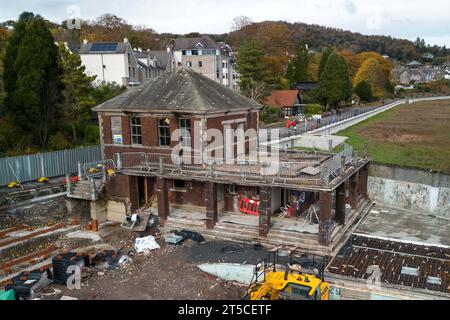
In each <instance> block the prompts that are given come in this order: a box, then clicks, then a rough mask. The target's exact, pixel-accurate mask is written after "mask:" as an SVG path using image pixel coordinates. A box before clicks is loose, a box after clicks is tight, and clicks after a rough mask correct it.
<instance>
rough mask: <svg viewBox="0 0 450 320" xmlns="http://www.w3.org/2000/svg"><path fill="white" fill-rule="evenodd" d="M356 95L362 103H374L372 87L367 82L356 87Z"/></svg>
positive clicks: (362, 82)
mask: <svg viewBox="0 0 450 320" xmlns="http://www.w3.org/2000/svg"><path fill="white" fill-rule="evenodd" d="M355 93H356V94H357V95H358V97H359V98H360V99H361V100H362V101H367V102H370V101H372V86H371V85H370V83H368V82H367V81H364V80H363V81H361V82H359V83H358V84H357V85H356V87H355Z"/></svg>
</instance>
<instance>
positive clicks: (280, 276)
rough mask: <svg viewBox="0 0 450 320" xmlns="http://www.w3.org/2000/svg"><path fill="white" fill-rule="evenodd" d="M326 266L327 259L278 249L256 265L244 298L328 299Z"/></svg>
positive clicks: (328, 289)
mask: <svg viewBox="0 0 450 320" xmlns="http://www.w3.org/2000/svg"><path fill="white" fill-rule="evenodd" d="M325 263H326V258H324V257H320V256H317V255H313V254H306V253H301V252H297V251H295V250H293V251H288V250H281V249H276V250H274V252H273V256H272V255H269V256H268V258H267V259H265V260H264V261H263V262H262V263H260V264H258V265H257V266H256V268H255V273H254V275H253V278H252V282H251V284H250V286H249V287H248V289H247V294H246V295H245V296H244V299H250V300H329V292H330V285H329V284H328V283H327V282H325V281H324V270H325Z"/></svg>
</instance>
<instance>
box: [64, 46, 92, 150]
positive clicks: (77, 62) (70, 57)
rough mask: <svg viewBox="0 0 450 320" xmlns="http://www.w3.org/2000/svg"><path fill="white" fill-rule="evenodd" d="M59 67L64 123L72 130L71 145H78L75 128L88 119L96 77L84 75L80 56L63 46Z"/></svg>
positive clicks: (84, 68)
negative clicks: (93, 83)
mask: <svg viewBox="0 0 450 320" xmlns="http://www.w3.org/2000/svg"><path fill="white" fill-rule="evenodd" d="M58 63H59V67H60V68H61V70H62V75H61V78H60V80H61V84H62V85H63V90H62V93H61V95H62V110H63V115H64V118H65V121H66V122H67V123H68V124H69V125H70V126H71V128H72V138H73V143H74V144H77V143H78V134H77V126H79V125H80V124H83V122H86V121H87V120H89V119H90V116H91V109H90V108H91V107H92V106H94V104H95V101H94V100H93V99H92V97H91V92H92V86H91V83H92V81H94V80H95V78H96V76H93V77H89V76H87V75H86V74H85V71H86V67H85V66H83V65H82V64H81V59H80V56H79V55H77V54H76V53H72V52H70V51H69V50H68V49H67V48H66V46H65V45H64V44H60V46H59V59H58Z"/></svg>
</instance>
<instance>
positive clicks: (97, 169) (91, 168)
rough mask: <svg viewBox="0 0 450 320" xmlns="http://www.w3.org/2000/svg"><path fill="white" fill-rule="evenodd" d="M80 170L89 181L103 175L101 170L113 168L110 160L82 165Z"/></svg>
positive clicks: (112, 162)
mask: <svg viewBox="0 0 450 320" xmlns="http://www.w3.org/2000/svg"><path fill="white" fill-rule="evenodd" d="M82 169H83V175H84V177H85V178H86V179H89V178H90V177H94V178H97V177H100V176H102V175H103V170H106V171H108V170H114V169H115V166H114V161H113V160H112V159H106V160H98V161H91V162H87V163H84V164H83V167H82Z"/></svg>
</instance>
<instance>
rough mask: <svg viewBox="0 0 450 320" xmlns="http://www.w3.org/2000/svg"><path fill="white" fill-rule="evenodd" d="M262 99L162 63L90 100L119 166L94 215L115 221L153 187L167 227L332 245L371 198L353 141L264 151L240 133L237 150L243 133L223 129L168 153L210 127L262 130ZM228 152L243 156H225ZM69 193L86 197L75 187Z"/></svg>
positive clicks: (314, 247) (316, 247)
mask: <svg viewBox="0 0 450 320" xmlns="http://www.w3.org/2000/svg"><path fill="white" fill-rule="evenodd" d="M260 109H261V106H260V105H258V104H256V103H254V102H252V101H251V100H249V99H247V98H245V97H243V96H241V95H239V94H237V93H236V92H233V91H232V90H230V89H228V88H225V87H223V86H222V85H221V84H219V83H217V82H215V81H214V80H211V79H208V78H206V77H205V76H202V75H200V74H198V73H196V72H194V71H192V70H189V69H179V70H176V71H172V72H167V73H165V74H163V75H162V76H160V77H159V78H158V79H157V80H156V81H154V82H150V83H146V84H143V85H142V86H140V87H137V88H133V89H130V90H128V91H127V92H126V93H124V94H122V95H120V96H118V97H116V98H114V99H112V100H110V101H108V102H105V103H103V104H102V105H100V106H98V107H96V108H95V111H97V112H98V113H99V121H100V127H101V144H102V151H103V156H104V159H111V160H113V162H114V165H115V169H116V170H115V171H116V174H115V176H114V177H113V178H112V179H110V180H109V181H108V182H107V183H106V185H105V188H104V190H103V191H105V192H102V194H103V197H102V198H100V197H98V198H97V197H96V198H95V201H93V202H92V203H91V216H92V217H93V219H98V220H100V222H101V221H103V220H116V221H119V222H120V220H121V219H122V220H123V218H124V217H125V213H126V212H128V213H131V212H134V211H135V210H137V209H138V208H140V207H143V206H144V205H145V204H147V203H148V202H149V200H150V199H151V198H153V197H154V196H157V209H156V208H155V209H150V210H154V214H157V215H158V216H159V221H160V225H161V226H162V227H163V228H166V229H167V230H171V229H174V228H186V229H190V230H195V231H199V232H201V233H202V234H204V235H206V236H207V235H211V236H212V237H216V238H227V239H232V240H237V241H246V242H251V241H258V242H260V243H268V244H272V245H276V244H280V243H284V244H289V245H293V246H297V247H302V248H304V249H308V250H309V251H311V252H320V253H327V254H329V253H330V252H331V251H332V250H333V249H334V248H335V247H336V246H337V245H338V244H339V242H340V241H341V238H342V237H343V235H344V234H345V232H346V231H347V230H348V228H349V227H350V226H351V224H352V223H353V222H354V221H355V220H356V219H358V218H359V217H360V216H361V215H362V214H364V213H365V212H367V210H368V209H369V208H370V206H371V202H370V201H369V200H368V199H367V175H368V169H367V168H368V161H369V160H368V159H367V158H366V157H358V156H356V155H355V154H354V152H353V150H352V149H351V147H349V146H346V147H345V148H344V151H342V152H341V153H338V154H327V153H315V152H314V153H313V152H296V151H285V152H282V153H280V154H277V157H274V158H270V157H268V158H264V156H266V157H267V156H268V152H263V151H262V150H263V148H262V144H259V148H258V157H257V158H256V159H253V158H250V155H249V153H248V151H249V146H250V144H251V142H252V141H251V139H250V138H248V137H247V136H245V137H244V141H245V142H244V145H245V147H244V149H245V150H244V151H243V154H239V150H241V152H242V147H241V149H239V146H238V145H237V144H236V141H238V139H239V134H236V135H235V136H231V138H230V137H227V134H225V135H224V138H223V141H219V143H218V144H217V145H216V146H215V148H213V149H214V150H215V151H213V152H212V153H211V155H210V156H208V157H207V158H204V157H200V159H201V161H200V162H194V163H189V161H188V162H185V161H184V160H183V162H178V160H179V158H174V157H173V156H172V155H171V154H172V151H173V150H174V149H176V148H180V150H182V155H183V156H184V153H185V152H186V154H188V155H189V153H188V152H189V151H192V149H193V150H194V154H192V156H189V157H188V158H189V159H192V160H194V161H195V160H198V157H197V155H196V154H195V152H197V151H198V150H200V152H199V153H200V154H201V155H202V154H203V152H204V151H205V150H207V149H208V148H209V146H210V144H208V142H209V141H208V140H209V139H208V137H207V134H208V133H207V132H206V131H207V130H208V129H215V130H216V131H218V132H220V133H224V132H226V131H227V129H228V128H230V129H233V130H236V132H239V129H243V130H249V129H253V130H255V131H258V129H259V128H258V122H259V112H260ZM195 124H197V125H195ZM196 128H197V129H196ZM177 129H185V130H182V131H181V133H180V132H179V131H176V130H177ZM243 130H241V131H243ZM183 132H184V133H185V132H190V133H191V134H190V135H184V133H183ZM178 138H179V139H178ZM196 141H197V142H198V145H196V146H195V143H197V142H196ZM230 145H231V147H230ZM211 150H212V149H211ZM177 154H178V153H177ZM234 155H237V156H239V155H240V156H243V158H244V160H238V161H234V162H233V161H232V162H225V163H224V162H223V161H224V160H229V159H233V157H234ZM177 159H178V160H177ZM105 161H106V160H105ZM272 167H273V168H275V170H274V171H272V172H269V171H270V170H269V169H270V168H272ZM94 187H95V183H94ZM69 197H72V198H82V197H81V196H77V194H76V192H69ZM89 199H90V200H93V199H91V198H89ZM118 203H122V204H121V205H120V209H118V208H119V205H118ZM244 209H245V210H244ZM247 209H248V210H247ZM246 210H247V211H246ZM113 212H114V213H113ZM208 232H209V233H210V234H208Z"/></svg>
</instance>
